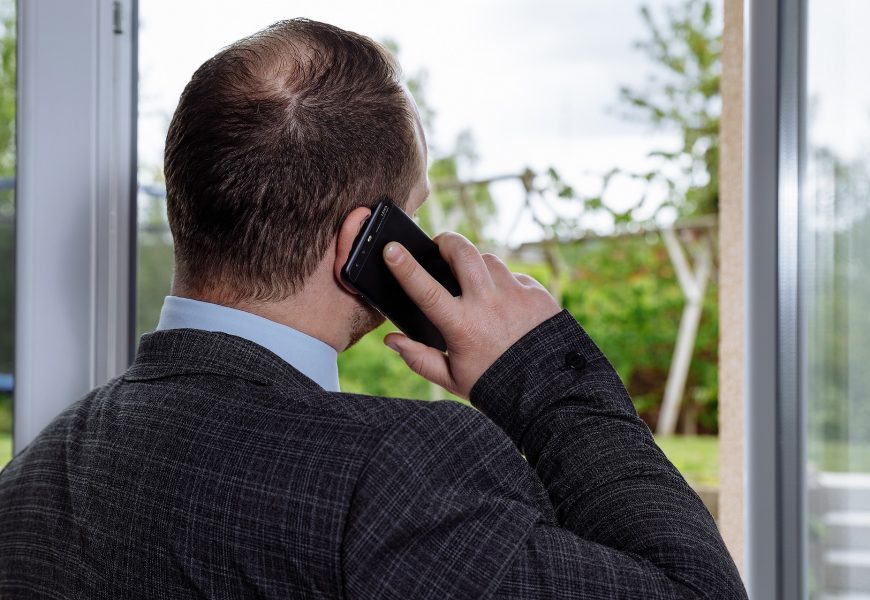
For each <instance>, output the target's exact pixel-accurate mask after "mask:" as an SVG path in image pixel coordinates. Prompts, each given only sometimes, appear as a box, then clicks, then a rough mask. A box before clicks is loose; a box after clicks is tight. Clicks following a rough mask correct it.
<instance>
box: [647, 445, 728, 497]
mask: <svg viewBox="0 0 870 600" xmlns="http://www.w3.org/2000/svg"><path fill="white" fill-rule="evenodd" d="M656 443H657V444H658V445H659V448H661V449H662V451H663V452H664V453H665V456H667V457H668V458H669V459H670V461H671V462H672V463H674V466H675V467H677V469H679V470H680V473H682V474H683V477H685V478H686V481H688V482H689V483H690V484H692V485H693V486H718V485H719V438H718V437H716V436H714V435H699V436H681V435H674V436H669V437H661V438H656Z"/></svg>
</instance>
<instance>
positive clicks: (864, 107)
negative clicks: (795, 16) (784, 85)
mask: <svg viewBox="0 0 870 600" xmlns="http://www.w3.org/2000/svg"><path fill="white" fill-rule="evenodd" d="M809 4H810V6H809V8H810V11H809V19H808V23H809V26H808V29H807V88H808V91H807V94H808V98H809V103H808V104H809V107H808V121H809V123H808V125H809V132H808V134H809V140H810V143H811V144H812V145H814V146H826V147H828V148H831V149H833V150H835V151H836V153H837V154H839V155H840V156H841V157H843V158H844V159H848V160H855V159H856V158H857V157H858V156H863V157H864V159H865V160H866V159H867V157H868V154H870V146H868V144H870V78H868V77H866V76H865V75H861V73H862V72H864V71H863V69H864V68H866V67H865V65H866V64H867V59H868V57H870V42H868V37H867V23H870V2H868V1H867V0H833V1H831V0H813V1H812V2H810V3H809Z"/></svg>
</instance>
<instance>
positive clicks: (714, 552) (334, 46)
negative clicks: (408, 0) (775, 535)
mask: <svg viewBox="0 0 870 600" xmlns="http://www.w3.org/2000/svg"><path fill="white" fill-rule="evenodd" d="M165 172H166V183H167V208H168V213H169V222H170V226H171V228H172V233H173V236H174V239H175V253H176V272H175V278H174V283H173V295H172V296H170V297H168V298H167V299H166V303H165V304H164V307H163V311H162V313H161V317H160V323H159V325H158V328H157V331H156V332H154V333H151V334H148V335H146V336H143V338H142V341H141V344H140V348H139V352H138V355H137V357H136V360H135V362H134V363H133V365H132V366H131V367H130V369H129V370H127V372H126V373H124V374H123V375H122V376H121V377H119V378H116V379H113V380H112V381H110V382H109V383H107V384H106V385H104V386H102V387H100V388H98V389H96V390H94V391H93V392H91V393H90V394H89V395H88V396H87V397H85V398H84V399H82V400H80V401H79V402H77V403H75V404H73V405H72V406H71V407H70V408H69V409H68V410H66V411H65V412H64V413H63V414H61V415H60V416H59V417H58V418H57V419H55V421H54V422H53V423H51V424H50V425H49V426H48V427H47V428H46V429H45V430H44V431H43V432H42V433H41V434H40V435H39V437H38V438H37V439H36V440H35V441H34V442H33V443H32V444H31V445H30V446H29V447H28V448H27V449H26V450H24V451H23V452H22V453H21V454H19V455H18V456H17V457H16V458H15V459H14V460H13V461H12V463H10V465H9V466H8V467H7V468H6V469H5V471H4V472H3V473H2V476H0V595H2V596H3V597H4V598H16V597H58V598H72V597H75V598H113V599H115V598H187V597H197V598H246V597H251V598H253V597H257V598H396V599H408V598H439V599H440V598H601V599H603V598H644V599H651V598H744V597H745V592H744V590H743V586H742V584H741V582H740V578H739V576H738V574H737V571H736V569H735V567H734V564H733V563H732V561H731V559H730V558H729V556H728V553H727V551H726V549H725V547H724V545H723V543H722V540H721V538H720V537H719V534H718V533H717V530H716V526H715V524H714V522H713V520H712V518H711V517H710V515H709V513H708V512H707V511H706V510H705V508H704V506H703V504H702V503H701V501H700V499H699V498H698V496H697V495H696V494H695V493H694V492H693V491H692V490H691V489H690V488H689V486H688V485H687V484H686V482H685V481H684V480H683V479H682V477H681V476H680V475H679V473H678V472H677V471H676V469H675V468H674V467H673V466H672V465H671V464H670V463H669V462H668V460H667V459H666V458H665V457H664V455H663V454H662V453H661V452H660V451H659V449H658V448H657V447H656V445H655V443H654V441H653V439H652V437H651V435H650V432H649V430H648V429H647V427H646V426H645V425H644V424H643V422H642V421H641V420H640V419H639V418H638V417H637V415H636V413H635V411H634V409H633V407H632V403H631V400H630V398H629V397H628V395H627V393H626V391H625V389H624V387H623V386H622V384H621V383H620V381H619V379H618V377H617V375H616V373H615V372H614V371H613V369H612V367H611V366H610V364H609V363H608V362H607V360H606V358H605V357H604V356H603V355H602V354H601V352H600V351H599V350H598V349H597V348H596V346H595V345H594V343H593V342H592V341H591V340H590V339H589V337H588V336H587V335H586V334H585V333H584V331H583V330H582V328H581V327H580V326H579V325H578V324H577V323H576V322H575V321H574V319H573V318H572V317H571V316H570V315H569V314H568V313H567V312H565V311H560V309H559V306H558V305H557V303H556V301H555V300H554V299H553V298H552V297H551V296H550V295H549V294H548V293H547V292H546V290H545V289H544V288H543V287H542V286H541V285H540V284H538V283H537V282H536V281H534V280H533V279H532V278H530V277H527V276H524V275H519V274H513V273H511V272H510V271H509V270H508V268H507V267H506V266H505V265H504V263H502V262H501V261H500V260H499V259H498V258H496V257H495V256H492V255H489V254H485V255H481V254H480V253H479V252H478V251H477V250H476V249H475V248H474V246H472V245H471V244H470V243H469V242H468V241H467V240H465V239H464V238H462V237H461V236H459V235H457V234H452V233H447V234H443V235H440V236H438V238H436V241H437V243H438V245H439V249H440V251H441V253H442V255H443V256H444V257H445V259H446V260H447V261H448V262H449V263H450V265H451V268H452V269H453V271H454V273H455V275H456V277H457V279H458V281H459V283H460V285H461V286H462V295H461V296H460V297H458V298H454V297H453V296H451V295H450V294H449V293H447V292H446V290H444V289H443V288H441V287H440V286H439V285H438V284H437V283H436V282H435V281H434V280H433V279H432V278H431V277H430V276H429V275H428V274H427V273H426V272H425V271H424V270H423V269H422V268H421V267H420V266H419V265H418V264H417V263H416V261H415V260H414V259H413V258H412V257H411V256H410V255H409V254H408V253H407V252H406V251H405V250H404V249H403V248H402V247H401V246H399V245H398V244H396V243H392V244H389V245H388V246H387V248H386V249H385V252H384V257H383V258H384V260H385V261H386V262H387V264H388V265H389V268H390V269H391V270H392V272H393V273H394V274H395V276H396V278H397V279H398V280H399V282H400V283H401V285H402V286H403V287H404V289H405V290H406V291H407V292H408V294H409V296H410V297H411V298H412V299H413V300H414V301H415V302H416V303H417V304H418V305H419V306H420V307H421V309H422V310H423V311H424V312H425V314H426V315H427V316H428V317H429V318H430V319H431V320H432V322H433V323H434V324H435V325H436V326H437V327H438V328H439V329H440V331H441V332H442V334H443V336H444V338H445V340H446V343H447V347H448V351H447V353H446V354H444V353H441V352H439V351H438V350H436V349H434V348H429V347H426V346H423V345H422V344H420V343H417V342H414V341H413V340H411V339H409V338H407V337H405V336H404V335H402V334H400V333H392V334H389V335H388V336H387V337H386V339H385V342H386V343H387V344H388V345H389V346H390V347H391V348H393V349H394V350H396V351H397V352H398V353H399V354H400V355H401V356H402V358H403V359H404V360H405V361H406V362H407V364H408V365H409V366H410V367H411V369H413V370H414V371H416V372H417V373H419V374H420V375H422V376H423V377H425V378H427V379H429V380H431V381H434V382H436V383H438V384H440V385H442V386H444V387H445V388H447V389H449V390H451V391H452V392H454V393H456V394H457V395H459V396H461V397H464V398H468V399H470V401H471V402H472V404H474V406H476V407H477V408H478V409H480V412H478V411H476V410H474V409H472V408H469V407H466V406H463V405H461V404H459V403H455V402H450V401H441V402H431V403H429V402H420V401H412V400H400V399H390V398H377V397H369V396H362V395H353V394H344V393H341V392H339V391H338V382H337V381H338V380H337V372H336V363H335V359H336V354H337V353H338V352H340V351H342V350H344V349H346V348H347V347H349V346H351V345H352V344H353V343H354V342H355V341H357V340H358V339H359V338H360V337H361V336H362V335H364V334H365V333H366V332H368V331H371V330H372V329H373V328H374V327H376V326H377V325H378V324H380V323H381V322H382V317H381V316H380V315H379V314H378V313H377V312H375V311H374V310H372V309H371V308H370V307H368V306H367V305H366V304H365V303H364V302H363V301H362V300H361V299H360V298H359V297H358V296H356V295H354V294H353V293H352V291H351V290H350V289H349V288H347V287H346V286H345V284H344V283H343V282H342V280H341V278H340V276H339V272H340V269H341V267H342V265H343V264H344V263H345V261H346V260H347V257H348V253H349V250H350V247H351V244H352V242H353V240H354V238H355V236H356V234H357V232H358V231H359V230H360V228H361V226H362V225H363V222H364V221H365V219H366V217H367V216H368V215H369V214H370V210H371V207H372V206H373V205H374V204H375V203H376V201H377V200H378V199H379V198H380V197H381V196H382V195H384V194H386V195H388V196H390V197H392V198H394V199H395V200H396V201H397V202H398V203H399V204H400V205H401V206H403V208H404V210H405V211H406V212H408V213H409V214H412V213H413V212H414V211H415V210H416V209H417V208H418V207H419V206H420V205H421V204H422V203H423V201H424V200H425V197H426V195H427V187H428V185H427V180H426V144H425V139H424V136H423V131H422V129H421V126H420V119H419V117H418V115H417V112H416V108H415V106H414V103H413V100H412V99H411V98H410V96H409V95H408V93H407V91H406V90H405V89H404V88H403V87H402V85H401V84H400V81H399V76H398V74H397V67H396V66H395V65H394V64H393V62H392V60H391V58H390V57H389V56H388V54H387V53H386V52H385V51H384V50H383V49H382V48H381V47H379V46H378V45H377V44H375V43H373V42H372V41H371V40H369V39H368V38H365V37H362V36H359V35H357V34H354V33H350V32H347V31H343V30H340V29H338V28H335V27H332V26H329V25H325V24H322V23H316V22H312V21H306V20H293V21H285V22H280V23H276V24H275V25H273V26H272V27H269V28H268V29H266V30H264V31H262V32H259V33H257V34H255V35H253V36H251V37H249V38H245V39H243V40H241V41H239V42H237V43H235V44H233V45H232V46H229V47H228V48H226V49H224V50H223V51H221V52H220V53H218V54H217V55H216V56H215V57H214V58H212V59H210V60H209V61H207V62H206V63H205V64H204V65H202V67H200V69H199V70H197V72H196V73H195V74H194V76H193V78H192V80H191V81H190V83H189V84H188V85H187V87H186V89H185V90H184V93H183V94H182V97H181V100H180V102H179V105H178V109H177V111H176V113H175V116H174V118H173V120H172V124H171V126H170V129H169V134H168V137H167V145H166V157H165ZM523 455H525V457H524V456H523Z"/></svg>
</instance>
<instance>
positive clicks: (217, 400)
mask: <svg viewBox="0 0 870 600" xmlns="http://www.w3.org/2000/svg"><path fill="white" fill-rule="evenodd" d="M471 401H472V403H473V404H474V405H475V406H476V407H478V408H479V409H480V411H482V412H478V411H476V410H474V409H472V408H470V407H467V406H464V405H462V404H459V403H457V402H452V401H439V402H421V401H415V400H401V399H393V398H378V397H371V396H363V395H354V394H344V393H333V392H326V391H324V390H323V389H322V388H320V387H319V386H318V385H317V384H315V383H314V382H313V381H312V380H310V379H308V378H307V377H305V376H304V375H302V374H301V373H300V372H299V371H297V370H296V369H294V368H293V367H292V366H290V365H288V364H287V363H285V362H283V361H282V360H281V359H279V358H278V357H277V356H276V355H274V354H272V353H271V352H269V351H268V350H266V349H265V348H262V347H260V346H258V345H256V344H254V343H251V342H249V341H246V340H243V339H241V338H237V337H234V336H230V335H226V334H221V333H210V332H205V331H199V330H192V329H182V330H172V331H160V332H156V333H152V334H148V335H146V336H144V337H143V338H142V343H141V346H140V349H139V354H138V356H137V357H136V360H135V362H134V364H133V365H132V366H131V367H130V369H129V370H128V371H127V372H126V373H124V375H123V376H121V377H118V378H116V379H113V380H112V381H110V382H109V383H107V384H106V385H104V386H102V387H100V388H98V389H96V390H94V391H93V392H91V393H90V394H88V395H87V396H86V397H85V398H83V399H81V400H79V401H78V402H76V403H75V404H73V405H72V406H70V407H69V409H68V410H66V411H64V412H63V413H62V414H61V415H59V416H58V417H57V418H56V419H55V420H54V421H53V422H52V423H51V424H50V425H49V426H48V427H46V429H45V430H44V431H43V432H42V433H41V434H40V435H39V436H38V437H37V438H36V439H35V440H34V441H33V442H32V443H31V444H30V445H29V446H28V447H27V448H26V449H25V450H24V451H22V452H21V453H20V454H18V455H17V456H16V457H15V458H14V460H13V461H12V462H11V463H10V464H9V465H8V466H7V467H6V468H5V469H4V470H3V472H2V474H0V597H2V598H106V599H113V600H116V599H122V598H220V599H224V598H349V599H354V598H396V599H409V598H433V599H435V598H437V599H443V598H475V599H478V598H578V599H579V598H591V599H605V598H606V599H610V598H643V599H645V600H650V599H655V598H745V597H746V593H745V591H744V588H743V585H742V583H741V581H740V578H739V576H738V573H737V571H736V569H735V567H734V564H733V563H732V561H731V558H730V557H729V555H728V553H727V551H726V549H725V546H724V545H723V543H722V539H721V538H720V536H719V534H718V532H717V530H716V526H715V524H714V522H713V519H712V518H711V517H710V514H709V513H708V512H707V510H706V509H705V508H704V505H703V504H702V503H701V500H700V499H699V498H698V496H697V495H696V494H695V493H694V492H693V491H692V489H691V488H690V487H689V486H688V485H687V484H686V482H685V481H684V480H683V478H682V477H681V476H680V474H679V473H678V472H677V470H676V469H675V468H674V467H673V466H672V465H671V463H670V462H668V460H667V459H666V458H665V457H664V455H663V454H662V453H661V451H660V450H659V449H658V448H657V447H656V445H655V443H654V442H653V438H652V436H651V435H650V432H649V430H648V428H647V427H646V426H645V425H644V424H643V422H642V421H641V420H640V419H639V418H638V417H637V415H636V413H635V411H634V408H633V407H632V403H631V400H630V399H629V396H628V394H627V393H626V391H625V389H624V387H623V386H622V384H621V382H620V380H619V378H618V377H617V375H616V373H615V372H614V370H613V368H612V367H611V366H610V364H609V363H608V361H607V360H606V359H605V357H604V356H603V355H602V353H601V352H600V351H599V349H598V348H597V347H596V346H595V344H593V342H592V341H591V340H590V339H589V337H588V336H587V335H586V334H585V333H584V331H583V330H582V329H581V327H580V326H579V325H578V324H577V323H576V322H575V321H574V319H573V318H572V317H571V316H570V315H569V314H568V313H567V312H564V311H563V312H562V313H560V314H558V315H556V316H555V317H553V318H551V319H549V320H548V321H546V322H545V323H543V324H541V325H540V326H538V327H537V328H535V329H534V330H533V331H531V332H530V333H528V334H527V335H526V336H525V337H524V338H523V339H522V340H520V341H519V342H517V343H516V344H515V345H514V346H513V347H511V348H510V349H509V350H508V351H507V352H506V353H505V354H504V355H502V356H501V357H500V358H499V359H498V360H497V361H496V362H495V364H493V365H492V366H491V367H490V368H489V369H488V370H487V372H486V373H485V374H484V375H483V377H481V379H480V380H479V381H478V382H477V384H476V385H475V386H474V389H473V390H472V392H471ZM523 455H525V458H524V456H523Z"/></svg>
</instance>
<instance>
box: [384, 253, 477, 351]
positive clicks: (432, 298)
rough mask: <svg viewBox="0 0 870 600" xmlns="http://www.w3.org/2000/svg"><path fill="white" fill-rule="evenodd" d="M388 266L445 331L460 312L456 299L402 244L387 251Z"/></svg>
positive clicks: (407, 291)
mask: <svg viewBox="0 0 870 600" xmlns="http://www.w3.org/2000/svg"><path fill="white" fill-rule="evenodd" d="M384 262H385V263H386V265H387V268H388V269H390V272H391V273H392V274H393V277H395V278H396V280H397V281H398V282H399V285H401V286H402V289H403V290H405V293H406V294H408V297H409V298H411V301H412V302H414V304H416V305H417V306H418V307H420V310H422V311H423V314H424V315H426V316H427V317H428V318H429V320H430V321H432V323H433V324H434V325H435V327H437V328H438V329H441V328H442V327H444V326H445V325H448V324H449V323H450V322H451V321H452V320H453V319H452V318H451V317H452V313H453V311H455V310H456V306H455V302H456V299H455V298H454V297H453V296H452V295H451V294H450V292H448V291H447V290H446V289H445V288H444V286H442V285H441V284H440V283H438V282H437V281H436V280H435V278H434V277H432V276H431V275H430V274H429V273H428V272H427V271H426V269H424V268H423V267H422V266H420V263H418V262H417V261H416V260H415V259H414V257H413V256H412V255H411V253H410V252H408V251H407V250H406V249H405V248H404V247H403V246H402V244H400V243H398V242H390V243H389V244H387V245H386V246H385V247H384ZM460 285H462V284H461V282H460ZM442 333H443V331H442ZM436 352H437V350H436Z"/></svg>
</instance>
